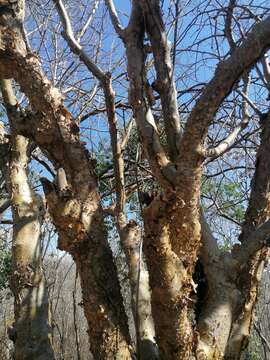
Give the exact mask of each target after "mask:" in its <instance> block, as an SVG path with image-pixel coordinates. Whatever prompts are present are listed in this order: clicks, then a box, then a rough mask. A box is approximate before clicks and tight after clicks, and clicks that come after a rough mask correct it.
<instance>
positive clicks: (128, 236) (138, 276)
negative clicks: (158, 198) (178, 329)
mask: <svg viewBox="0 0 270 360" xmlns="http://www.w3.org/2000/svg"><path fill="white" fill-rule="evenodd" d="M120 238H121V241H122V246H123V249H124V252H125V255H126V259H127V264H128V269H129V270H128V272H129V276H128V277H129V281H130V288H131V297H132V298H131V302H132V312H133V317H134V322H135V327H136V335H137V336H136V338H137V357H138V359H140V360H155V359H158V357H159V355H158V349H157V345H156V341H155V329H154V323H153V318H152V310H151V293H150V288H149V279H148V273H147V270H146V267H145V264H144V262H143V259H142V258H141V257H142V256H141V235H140V228H139V227H138V225H137V224H136V223H135V222H132V221H131V222H129V224H127V225H126V226H125V228H124V229H123V230H122V231H121V232H120Z"/></svg>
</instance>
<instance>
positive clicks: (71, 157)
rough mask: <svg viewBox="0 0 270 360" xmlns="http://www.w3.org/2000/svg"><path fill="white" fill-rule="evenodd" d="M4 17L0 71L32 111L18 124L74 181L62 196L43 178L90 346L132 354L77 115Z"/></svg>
mask: <svg viewBox="0 0 270 360" xmlns="http://www.w3.org/2000/svg"><path fill="white" fill-rule="evenodd" d="M19 3H20V5H21V6H23V2H19ZM13 15H14V14H13ZM13 15H12V16H13ZM15 15H16V9H15ZM1 19H2V20H3V23H1V22H0V30H1V33H0V34H1V39H0V40H1V41H0V48H1V51H0V52H1V54H0V68H1V73H3V74H9V75H10V76H12V77H14V79H15V80H16V81H17V82H18V84H19V85H20V87H21V90H22V91H23V92H24V93H25V94H26V96H27V97H28V99H29V102H30V104H31V107H32V110H33V112H34V114H33V113H26V114H25V116H24V117H23V118H22V119H21V123H20V124H18V126H17V129H18V131H20V132H21V133H23V134H24V135H26V136H28V137H29V138H31V139H32V140H33V141H35V143H36V144H38V145H39V146H40V148H41V149H42V150H44V151H45V152H46V154H48V155H49V158H50V160H51V161H52V162H53V164H54V166H55V167H56V169H59V168H62V169H63V171H65V175H66V180H67V183H68V185H69V187H70V192H69V194H68V196H64V197H63V196H61V191H59V192H58V189H56V188H55V187H54V185H53V184H49V183H48V182H46V181H44V182H43V183H44V190H45V193H46V196H47V201H48V206H49V209H50V213H51V215H52V218H53V222H54V224H55V226H56V228H57V230H58V233H59V248H61V249H63V250H65V251H67V252H69V253H70V254H71V255H72V256H73V258H74V260H75V262H76V265H77V268H78V272H79V274H80V277H81V284H82V293H83V305H84V310H85V315H86V318H87V320H88V325H89V338H90V344H91V351H92V353H93V355H94V356H95V358H96V359H112V358H117V359H129V358H130V356H131V353H130V347H129V344H130V338H129V333H128V326H127V319H126V315H125V311H124V307H123V303H122V296H121V293H120V287H119V283H118V279H117V274H116V268H115V265H114V262H113V258H112V253H111V249H110V247H109V245H108V242H107V232H106V229H105V226H104V218H103V212H102V209H101V206H100V197H99V194H98V188H97V179H96V175H95V171H94V164H93V163H92V162H91V159H90V157H89V154H88V152H87V150H86V149H85V148H84V145H83V144H82V142H81V141H80V138H79V135H78V132H77V131H73V129H74V121H73V119H72V116H71V114H70V113H69V112H68V111H67V110H66V109H65V107H64V105H63V98H62V96H61V94H60V93H59V92H58V90H57V89H56V88H54V87H53V86H52V85H51V83H50V82H49V80H48V79H47V78H46V77H45V75H44V74H43V72H42V71H41V68H40V64H39V59H38V58H37V57H36V55H34V54H27V52H26V47H25V44H24V41H23V36H22V34H21V33H20V32H19V31H17V28H16V29H15V30H14V28H13V27H12V25H13V22H9V21H4V20H5V19H4V18H3V17H1ZM1 19H0V20H1ZM25 74H27V76H25ZM33 115H34V116H33Z"/></svg>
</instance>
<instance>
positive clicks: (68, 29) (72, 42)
mask: <svg viewBox="0 0 270 360" xmlns="http://www.w3.org/2000/svg"><path fill="white" fill-rule="evenodd" d="M53 1H54V4H55V6H56V9H57V11H58V14H59V16H60V19H61V22H62V24H63V26H64V32H63V33H62V35H63V37H64V38H65V40H66V41H67V43H68V44H69V46H70V48H71V50H72V51H73V52H74V53H75V54H76V55H78V56H79V58H80V59H81V60H82V61H83V63H84V64H85V65H86V66H87V67H88V69H89V70H90V71H91V72H92V73H93V74H94V76H96V77H97V78H98V79H99V80H100V81H103V80H104V78H105V73H104V72H103V71H102V70H101V69H100V68H99V67H98V66H97V65H96V64H95V63H94V62H93V61H91V59H90V58H89V56H87V54H86V53H85V51H84V50H83V48H82V46H81V45H80V44H79V43H78V41H77V40H76V39H75V36H74V33H73V30H72V25H71V22H70V19H69V16H68V13H67V11H66V8H65V6H64V4H63V2H62V0H53Z"/></svg>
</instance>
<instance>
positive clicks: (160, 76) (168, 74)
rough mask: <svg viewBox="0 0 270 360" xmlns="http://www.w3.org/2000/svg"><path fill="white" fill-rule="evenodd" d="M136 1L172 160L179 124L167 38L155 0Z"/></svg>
mask: <svg viewBox="0 0 270 360" xmlns="http://www.w3.org/2000/svg"><path fill="white" fill-rule="evenodd" d="M140 3H141V4H142V8H143V15H144V18H145V25H146V31H147V33H148V34H149V38H150V41H151V45H152V46H151V49H152V51H153V56H154V59H155V62H154V64H155V69H156V72H157V79H156V80H155V81H154V83H153V85H152V87H153V89H154V90H156V91H157V92H158V93H159V95H160V100H161V104H162V112H163V119H164V123H165V132H166V136H167V143H168V147H169V154H170V157H171V160H172V161H174V160H176V158H177V156H178V153H179V142H180V133H181V128H180V116H179V112H178V104H177V93H176V88H175V82H174V77H173V65H172V61H171V44H170V43H169V41H168V39H167V35H166V31H165V27H164V24H163V20H162V15H161V9H160V5H159V1H155V0H141V1H140Z"/></svg>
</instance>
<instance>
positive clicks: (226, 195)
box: [202, 178, 245, 223]
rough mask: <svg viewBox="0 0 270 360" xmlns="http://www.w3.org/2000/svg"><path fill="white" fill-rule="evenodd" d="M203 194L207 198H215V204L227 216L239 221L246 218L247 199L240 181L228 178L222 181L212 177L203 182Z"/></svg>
mask: <svg viewBox="0 0 270 360" xmlns="http://www.w3.org/2000/svg"><path fill="white" fill-rule="evenodd" d="M202 194H203V196H205V197H206V198H207V199H213V200H214V202H215V205H216V206H217V207H218V209H219V210H220V212H222V214H224V215H225V216H228V217H230V218H231V219H233V220H235V221H236V222H238V223H241V222H242V221H243V220H244V215H245V199H244V194H243V192H242V190H241V186H240V184H239V183H238V182H232V181H229V180H227V179H225V180H224V181H222V182H220V181H219V180H218V179H216V180H215V179H214V178H213V179H212V178H210V179H207V180H205V181H204V182H203V186H202ZM210 201H211V200H210ZM204 205H205V204H204Z"/></svg>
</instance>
